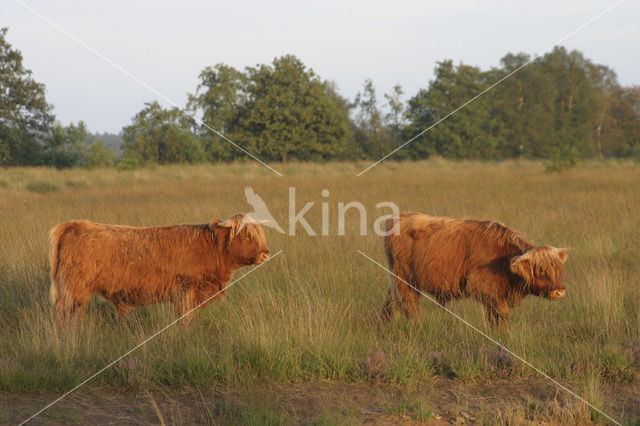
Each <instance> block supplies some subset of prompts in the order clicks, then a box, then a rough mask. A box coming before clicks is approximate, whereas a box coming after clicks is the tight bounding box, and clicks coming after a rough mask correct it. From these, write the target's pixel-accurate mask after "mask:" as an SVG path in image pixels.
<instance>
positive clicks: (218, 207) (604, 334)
mask: <svg viewBox="0 0 640 426" xmlns="http://www.w3.org/2000/svg"><path fill="white" fill-rule="evenodd" d="M367 165H368V164H365V163H362V164H352V163H331V164H326V165H320V164H290V165H287V166H284V167H281V169H282V171H283V173H284V177H279V176H276V175H275V174H273V173H271V172H270V171H269V170H267V169H266V168H262V167H261V166H259V165H257V164H254V163H246V164H231V165H220V166H204V165H203V166H189V167H179V166H170V167H157V168H155V169H146V170H138V171H126V172H117V171H114V170H94V171H85V170H65V171H57V170H52V169H28V168H16V169H0V391H2V392H5V393H16V392H30V393H33V392H47V393H56V392H59V393H61V392H64V391H66V390H69V389H70V388H72V387H73V386H75V385H76V384H78V383H80V382H81V381H83V380H84V379H85V378H87V377H88V376H90V375H91V374H92V373H94V372H95V371H97V370H99V369H100V368H102V367H103V366H105V365H106V364H108V363H109V362H111V361H112V360H114V359H116V358H117V357H119V356H120V355H121V354H123V353H124V352H126V351H127V350H128V349H130V348H132V347H133V346H135V345H137V344H138V343H139V342H141V341H142V340H144V339H145V338H146V337H147V336H149V335H151V334H152V333H153V332H155V331H156V330H159V329H160V328H162V327H163V326H164V325H165V324H167V323H169V322H170V321H172V320H173V319H174V316H173V311H172V309H171V307H170V306H162V305H160V306H153V307H148V308H143V309H139V310H136V311H133V312H132V313H130V314H129V316H128V317H127V319H125V320H120V319H119V318H118V317H117V316H116V315H115V311H114V309H113V308H112V307H111V306H110V305H108V304H106V303H105V302H103V301H102V300H99V299H97V298H96V299H95V300H93V301H92V303H91V306H90V309H89V313H88V316H87V318H86V321H84V322H82V323H79V324H76V325H75V326H74V327H67V328H65V329H62V330H60V329H58V328H57V327H56V326H55V323H54V321H53V315H52V312H51V308H50V305H49V301H48V289H49V279H48V264H47V251H48V239H47V232H48V230H49V229H50V228H51V227H53V226H54V225H55V224H57V223H59V222H63V221H67V220H72V219H91V220H95V221H99V222H105V223H118V224H128V225H162V224H170V223H201V222H205V221H208V220H209V219H210V218H213V217H219V218H226V217H229V216H230V215H232V214H233V213H236V212H241V211H245V212H246V211H250V210H251V207H250V206H249V205H248V204H247V203H246V201H245V199H244V192H243V190H244V187H245V186H247V185H251V186H253V188H254V189H255V191H256V192H257V193H258V194H260V195H261V196H262V198H263V199H264V200H265V201H266V203H267V205H268V206H269V208H270V209H271V212H272V213H273V214H274V216H276V218H277V219H278V221H279V222H280V224H281V225H282V226H283V227H284V228H285V229H286V227H287V225H288V224H287V221H286V217H287V213H288V208H289V205H288V194H289V189H288V188H289V187H296V198H297V200H296V208H297V210H300V209H301V208H302V206H303V205H304V204H305V203H306V202H315V204H314V206H313V207H312V208H311V209H310V211H309V213H308V214H307V215H306V216H305V217H306V218H307V220H308V221H309V223H310V224H311V226H312V227H313V228H314V230H315V231H316V233H318V234H319V233H320V231H321V222H322V214H321V213H322V209H321V203H323V202H325V203H327V205H328V207H329V210H328V211H329V225H330V228H329V230H330V235H328V236H309V235H307V234H306V232H304V230H303V229H302V228H301V227H298V229H297V235H296V236H286V235H282V234H279V233H277V232H276V231H274V230H272V229H269V228H267V229H266V230H265V232H266V234H267V240H268V243H269V248H270V250H271V252H272V253H275V252H277V251H278V250H283V253H282V254H281V255H279V256H277V257H276V258H274V259H273V260H272V261H270V262H268V263H266V264H265V265H264V266H263V267H261V268H260V269H259V270H258V271H256V272H255V273H252V274H250V275H248V276H247V277H246V278H244V279H243V280H241V281H240V282H238V283H237V284H235V285H234V287H232V288H231V289H230V290H229V296H228V298H227V299H226V300H224V301H221V302H215V303H213V304H212V305H210V306H209V307H207V308H205V309H204V310H202V311H200V312H198V313H197V314H196V318H195V320H194V321H193V324H192V325H191V327H188V328H187V327H183V326H181V325H177V326H175V327H172V328H170V329H169V330H167V331H166V332H165V333H163V334H161V335H160V336H158V337H157V338H155V339H154V340H152V341H151V342H149V343H148V344H146V345H144V346H143V347H141V348H140V349H139V350H137V351H136V352H134V353H132V354H131V355H129V356H128V357H126V358H125V359H123V360H122V361H120V362H118V363H116V365H114V366H113V368H110V369H108V370H107V371H105V372H104V373H103V374H101V375H99V376H98V377H96V378H95V379H94V380H92V381H91V382H90V384H89V385H88V386H90V387H91V388H96V387H98V388H101V389H114V390H123V389H128V390H133V391H145V390H147V389H158V388H162V389H174V388H176V389H177V388H186V387H194V386H195V387H203V388H206V387H210V386H229V387H234V388H235V387H252V386H254V387H255V386H266V385H269V384H280V385H282V384H296V383H309V382H314V381H319V380H320V381H329V382H331V383H344V384H349V383H354V384H363V385H367V386H370V387H371V388H374V387H376V386H400V387H403V386H404V387H406V388H407V389H409V388H412V389H413V388H415V387H416V386H418V387H419V386H420V384H421V383H431V381H433V380H434V379H435V378H442V379H443V380H444V379H446V380H453V382H455V383H470V384H473V383H475V384H477V383H493V384H495V383H497V384H498V385H499V384H500V383H505V384H507V383H523V382H526V381H528V380H538V379H537V378H538V377H539V376H538V374H537V373H536V372H534V371H533V370H532V369H531V368H529V367H527V366H526V365H524V364H522V363H520V362H519V361H518V360H516V359H515V358H513V357H511V356H509V355H508V354H507V353H505V352H504V351H502V350H500V349H499V348H497V347H496V346H495V345H493V344H491V343H490V342H489V341H487V340H486V339H485V338H483V337H482V336H480V335H479V334H478V333H476V332H474V331H473V330H471V329H469V328H468V327H466V326H465V325H464V324H462V323H461V322H460V321H458V320H457V319H455V318H454V317H452V316H450V315H449V314H447V313H446V312H444V311H442V310H441V309H439V308H437V307H436V306H435V305H433V304H432V303H430V302H429V301H428V300H426V299H425V300H423V302H422V313H421V315H420V316H419V318H418V319H417V320H415V321H407V320H406V319H404V318H402V317H400V316H396V317H395V318H394V319H393V320H392V321H391V322H390V323H389V324H381V323H380V322H379V321H378V319H377V318H378V313H379V310H380V308H381V306H382V303H383V300H384V297H385V292H386V288H387V285H388V280H387V277H386V274H385V272H384V271H383V270H381V269H380V268H379V267H377V266H376V265H374V264H373V263H371V262H370V261H369V260H367V259H365V258H364V257H363V256H361V255H360V254H358V253H357V251H356V250H361V251H363V252H364V253H366V254H367V255H369V256H371V257H373V258H374V259H376V260H378V261H379V262H381V263H384V255H383V249H382V240H381V238H380V237H378V236H376V235H375V234H374V232H373V222H374V220H375V218H376V217H378V216H379V215H382V214H388V213H389V210H388V209H377V208H376V206H375V205H376V203H379V202H383V201H392V202H394V203H396V204H397V205H398V206H399V207H400V209H401V210H403V211H418V212H424V213H428V214H432V215H445V216H452V217H469V218H484V219H492V220H496V221H500V222H502V223H505V224H506V225H508V226H510V227H511V228H513V229H515V230H516V231H518V232H519V233H521V234H522V235H523V236H524V237H525V238H527V239H529V240H530V241H532V242H534V243H538V244H550V245H554V246H558V247H573V248H574V250H573V251H572V252H570V255H569V259H568V261H567V264H566V274H565V284H566V287H567V297H566V298H565V299H563V300H560V301H556V302H549V301H547V300H542V299H539V298H536V297H533V296H530V297H528V298H526V299H525V301H524V303H523V304H522V306H520V307H519V308H517V309H515V310H514V311H513V312H512V316H511V317H510V318H509V319H508V321H507V327H506V330H503V331H500V330H493V329H491V328H490V327H489V326H488V324H487V323H486V321H485V319H484V315H483V311H482V308H481V306H480V305H479V304H478V303H476V302H473V301H469V300H463V301H457V302H454V303H452V304H451V305H450V308H451V309H452V310H453V311H454V312H456V313H457V314H459V315H460V316H462V317H463V318H465V319H466V320H467V321H469V322H470V323H472V324H474V325H475V326H477V327H478V328H480V329H481V330H484V331H485V332H486V333H488V334H489V335H491V336H493V337H494V338H495V339H497V340H498V341H500V342H501V343H503V344H504V345H505V346H506V347H508V348H509V349H511V350H512V351H514V352H515V353H518V354H520V355H521V356H523V357H524V358H525V359H526V360H527V361H529V362H530V363H532V364H533V365H535V366H536V367H538V368H540V369H541V370H543V371H545V372H546V373H548V374H549V375H551V376H552V377H554V378H555V379H557V380H559V381H560V382H562V383H564V384H566V385H567V386H568V387H570V388H571V389H573V390H574V391H575V392H576V393H578V394H580V395H582V396H583V397H585V398H586V399H587V400H589V401H590V402H591V403H593V404H594V405H595V406H597V407H598V408H600V409H602V410H603V411H604V412H606V413H608V414H609V415H611V416H612V417H614V418H616V419H618V420H621V421H624V422H628V423H633V422H639V421H640V420H639V419H640V409H639V408H638V406H635V407H634V405H633V404H631V403H630V402H629V401H633V400H634V399H633V398H636V399H635V401H637V400H638V393H640V390H639V388H640V266H639V262H638V261H639V259H640V167H638V165H636V164H634V163H608V164H603V163H593V164H585V165H582V166H580V167H577V168H575V169H572V170H569V171H566V172H563V173H557V174H548V173H545V172H544V169H545V167H544V165H543V164H541V163H536V162H503V163H475V162H457V163H453V162H445V161H440V160H433V161H426V162H415V163H394V162H389V163H386V164H385V165H382V166H379V167H376V168H374V169H372V170H370V171H369V172H367V173H365V174H363V175H362V176H360V177H356V176H355V174H356V173H357V172H358V171H359V170H361V169H363V168H364V167H366V166H367ZM324 189H327V190H329V192H330V194H329V196H328V197H323V196H321V192H322V190H324ZM350 201H359V202H361V203H362V204H363V205H364V206H366V208H367V211H368V213H369V217H368V224H367V229H368V235H367V236H361V235H360V233H359V220H358V218H357V216H356V215H355V214H354V212H351V213H349V214H348V215H347V227H346V235H345V236H338V235H337V234H338V232H337V223H336V219H337V204H338V202H344V203H347V202H350ZM247 271H248V268H246V269H242V270H240V271H238V272H237V273H236V275H235V276H236V277H238V276H240V275H241V274H242V273H244V272H247ZM614 388H620V389H626V390H627V391H625V392H619V393H615V392H612V391H610V390H611V389H614ZM554 392H555V390H554ZM559 392H560V393H562V391H559ZM573 402H575V401H573ZM405 405H406V404H405ZM409 405H410V404H409ZM409 405H408V406H409ZM389 407H390V408H389ZM394 407H395V406H394V405H393V404H391V405H389V406H387V410H388V411H389V412H390V413H391V414H393V413H394V412H395V411H398V410H400V411H402V406H401V407H400V409H396V408H394ZM573 407H575V409H574V412H573V414H571V415H572V416H574V417H572V419H573V420H572V421H575V422H581V421H584V420H589V419H590V420H594V421H605V420H606V419H605V418H604V417H602V416H601V415H600V414H598V413H597V412H595V411H593V410H588V409H586V407H585V406H583V405H581V404H575V405H573ZM405 408H406V407H405ZM423 408H424V407H423ZM383 410H384V408H383ZM514 410H515V408H514ZM428 411H429V410H427V409H420V412H422V413H423V414H421V415H420V416H422V417H425V416H426V414H424V412H428ZM514 413H516V414H514V416H515V417H513V419H512V421H514V422H515V423H518V422H519V420H522V421H524V420H525V419H529V420H536V417H535V416H533V418H531V417H532V415H530V414H526V413H521V414H517V413H519V411H517V410H516V411H514ZM420 416H419V415H417V414H416V415H414V416H413V417H414V418H415V419H417V420H424V418H419V417H420ZM527 416H528V417H527ZM1 420H2V413H1V412H0V421H1ZM503 420H504V419H503ZM549 421H560V420H559V418H553V417H551V418H550V420H549ZM329 423H330V422H329Z"/></svg>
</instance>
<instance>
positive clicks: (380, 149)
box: [354, 79, 394, 158]
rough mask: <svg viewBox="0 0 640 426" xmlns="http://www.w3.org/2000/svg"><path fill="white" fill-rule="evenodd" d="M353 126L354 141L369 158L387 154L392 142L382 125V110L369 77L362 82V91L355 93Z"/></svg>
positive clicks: (392, 145) (391, 147) (392, 146)
mask: <svg viewBox="0 0 640 426" xmlns="http://www.w3.org/2000/svg"><path fill="white" fill-rule="evenodd" d="M354 107H355V109H356V116H355V127H356V142H357V143H358V145H359V146H360V148H361V149H362V151H363V152H364V153H365V154H366V155H367V156H368V157H369V158H380V157H382V156H384V155H386V154H388V153H389V152H390V151H391V150H392V149H393V148H394V144H393V142H392V141H391V138H390V136H389V134H388V132H387V129H386V127H385V125H384V118H383V115H382V111H380V108H378V99H377V96H376V89H375V86H374V85H373V81H371V79H367V80H365V82H364V86H363V88H362V92H358V93H357V94H356V98H355V101H354Z"/></svg>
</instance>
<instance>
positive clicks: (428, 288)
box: [382, 213, 568, 326]
mask: <svg viewBox="0 0 640 426" xmlns="http://www.w3.org/2000/svg"><path fill="white" fill-rule="evenodd" d="M393 226H399V230H397V231H399V232H392V233H390V234H389V235H388V236H387V237H385V242H384V244H385V250H386V254H387V261H388V264H389V269H390V270H391V271H392V272H393V275H395V276H393V275H390V277H391V281H392V282H391V286H390V287H389V291H388V295H387V300H386V302H385V305H384V308H383V310H382V316H383V318H388V317H389V316H390V315H391V313H392V309H393V307H394V305H399V306H400V307H401V308H402V310H403V311H404V313H405V314H406V315H407V316H409V317H410V316H412V315H413V314H415V313H416V312H417V311H418V309H419V306H418V303H419V298H420V294H419V293H418V291H416V290H415V289H413V288H411V287H410V286H409V285H407V283H409V284H411V286H413V287H415V288H416V289H418V290H420V291H422V292H426V293H430V294H432V295H433V296H435V298H436V300H437V301H438V302H439V303H440V304H442V305H444V304H446V303H447V302H448V301H450V300H451V299H453V298H459V297H473V298H474V299H476V300H478V301H480V302H481V303H482V304H483V305H484V306H485V308H486V311H487V317H488V319H489V321H490V323H491V324H492V325H493V326H497V325H500V326H502V325H504V320H505V319H506V318H507V316H508V315H509V310H510V309H511V308H514V307H516V306H518V305H519V304H520V303H521V301H522V298H523V297H524V296H526V295H528V294H534V295H536V296H543V297H546V298H548V299H550V300H555V299H559V298H561V297H564V295H565V289H564V286H563V284H562V282H561V281H560V279H561V277H562V273H563V265H564V263H565V261H566V260H567V250H568V249H559V248H555V247H550V246H534V245H532V244H531V243H529V242H527V241H526V240H525V239H524V238H522V237H521V236H519V235H518V234H517V233H515V232H514V231H512V230H511V229H509V228H507V227H506V226H504V225H502V224H500V223H496V222H490V221H479V220H466V219H451V218H446V217H433V216H427V215H424V214H418V213H401V214H400V215H399V216H396V217H394V218H391V219H389V220H388V221H387V231H390V230H391V229H392V227H393ZM398 277H399V278H398ZM405 281H406V282H405Z"/></svg>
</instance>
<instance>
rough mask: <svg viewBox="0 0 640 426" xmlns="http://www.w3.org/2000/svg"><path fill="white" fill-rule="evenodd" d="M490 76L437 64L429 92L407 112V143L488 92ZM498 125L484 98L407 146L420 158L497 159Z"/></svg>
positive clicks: (447, 63)
mask: <svg viewBox="0 0 640 426" xmlns="http://www.w3.org/2000/svg"><path fill="white" fill-rule="evenodd" d="M490 80H491V79H490V76H489V73H483V72H482V71H481V70H480V69H479V68H477V67H473V66H469V65H464V64H460V65H458V66H454V65H453V62H452V61H450V60H446V61H443V62H438V63H437V65H436V68H435V79H434V80H433V81H431V82H430V83H429V88H428V89H427V90H425V89H422V90H420V91H419V92H418V94H417V95H416V96H414V97H413V98H411V99H410V100H409V103H408V108H407V113H406V114H407V119H408V121H409V125H408V126H407V127H406V128H405V139H410V138H411V137H414V136H415V135H418V134H419V133H421V132H422V131H424V130H425V129H427V128H428V127H430V126H431V125H433V124H434V123H436V122H437V121H438V120H439V119H441V118H443V117H445V116H446V115H447V114H449V113H450V112H451V111H453V110H455V109H456V108H458V107H459V106H461V105H463V104H464V103H465V102H467V101H468V100H469V99H471V98H473V97H474V96H475V95H477V94H478V93H480V92H481V91H483V90H484V89H486V88H487V87H488V86H489V84H490ZM498 131H499V122H498V121H497V120H495V119H494V117H493V116H492V114H491V106H490V103H489V102H487V99H486V98H485V99H483V98H482V97H481V98H479V99H478V100H476V101H474V102H472V103H470V104H468V105H467V106H465V107H464V108H462V109H460V110H458V111H457V112H456V113H455V114H453V115H451V116H449V117H448V118H447V119H446V120H444V121H442V122H440V123H439V124H438V125H437V126H435V127H433V128H432V129H431V130H429V131H428V132H426V133H424V134H423V135H422V136H420V137H419V138H417V139H416V140H415V141H414V142H412V143H411V144H410V145H408V149H409V151H410V153H411V154H412V156H414V157H418V158H424V157H428V156H430V155H433V154H439V155H442V156H443V157H446V158H453V159H459V158H495V157H496V156H497V153H496V151H497V150H496V148H497V145H498V138H497V133H498Z"/></svg>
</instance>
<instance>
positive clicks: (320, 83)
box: [0, 28, 640, 168]
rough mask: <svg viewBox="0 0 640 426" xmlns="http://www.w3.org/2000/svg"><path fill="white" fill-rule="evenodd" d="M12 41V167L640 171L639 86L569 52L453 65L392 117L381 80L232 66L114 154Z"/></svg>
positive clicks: (150, 107)
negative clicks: (593, 166) (523, 161)
mask: <svg viewBox="0 0 640 426" xmlns="http://www.w3.org/2000/svg"><path fill="white" fill-rule="evenodd" d="M6 34H7V29H6V28H5V29H2V30H0V70H1V74H0V164H2V165H4V166H12V165H50V166H56V167H72V166H84V167H96V166H111V165H116V166H117V167H120V168H135V167H138V166H144V165H149V164H170V163H202V162H220V161H234V160H241V159H246V158H247V155H246V153H245V152H243V150H246V151H247V152H250V153H251V154H253V155H255V156H257V157H258V158H260V159H262V160H264V161H281V162H283V163H286V162H287V161H290V160H298V161H327V160H357V159H372V160H377V159H379V158H381V157H382V156H384V155H386V154H388V153H389V152H391V151H393V150H394V149H396V148H397V147H399V146H401V145H402V144H404V143H405V142H406V141H408V140H410V139H412V138H415V139H414V140H413V141H412V142H411V143H409V144H407V145H406V146H405V147H404V148H402V149H400V150H398V152H397V153H395V154H394V156H393V158H396V159H422V158H428V157H431V156H436V155H437V156H442V157H445V158H450V159H486V160H500V159H510V158H533V159H535V158H541V159H555V160H557V161H561V162H567V163H573V162H575V161H578V160H579V159H583V158H609V157H636V158H640V86H631V87H623V86H621V85H620V84H619V83H618V81H617V77H616V74H615V72H614V71H613V70H612V69H610V68H609V67H607V66H605V65H600V64H595V63H593V62H592V61H590V60H589V59H587V58H585V57H584V55H583V54H582V53H581V52H579V51H577V50H573V51H567V50H566V49H565V48H563V47H556V48H554V49H553V51H551V52H549V53H547V54H545V55H543V56H541V57H539V58H536V59H535V60H532V58H531V57H530V56H529V55H527V54H524V53H519V54H511V53H509V54H507V55H505V56H504V57H503V58H502V59H501V61H500V64H499V66H496V67H492V68H491V69H489V70H482V69H480V68H479V67H476V66H471V65H467V64H463V63H460V64H454V63H453V61H451V60H444V61H441V62H438V63H437V64H436V67H435V72H434V78H433V80H431V81H430V82H428V84H427V87H425V88H423V89H420V90H418V92H417V93H416V94H415V95H414V96H412V97H410V98H409V99H408V100H407V101H404V100H403V96H404V95H405V93H404V91H403V89H402V87H401V86H400V85H399V84H398V85H396V86H395V87H393V88H392V90H391V93H387V94H384V96H383V99H384V101H383V103H382V104H381V103H380V100H379V99H378V96H377V93H376V89H375V86H374V84H373V82H372V81H371V80H366V81H365V82H364V85H363V87H362V89H361V90H360V92H358V94H357V95H356V96H355V99H353V100H349V99H347V98H345V97H343V96H342V95H341V94H340V93H339V91H338V89H337V87H336V85H335V84H334V83H333V82H331V81H327V80H323V79H321V78H320V77H319V76H318V75H317V74H316V73H315V72H314V71H313V70H312V69H310V68H309V67H307V66H306V65H305V64H304V63H303V62H302V61H301V60H300V59H298V58H296V57H295V56H292V55H285V56H282V57H279V58H276V59H274V60H273V62H272V63H271V64H259V65H256V66H255V67H246V68H245V69H244V70H238V69H235V68H233V67H231V66H228V65H225V64H222V63H221V64H217V65H215V66H210V67H206V68H205V69H204V70H202V72H201V73H200V75H199V83H198V85H197V87H196V88H195V90H194V92H193V93H192V94H190V95H189V96H188V101H187V104H186V105H185V106H184V108H175V107H174V108H164V107H162V106H161V105H160V104H159V103H158V102H157V101H152V102H148V103H145V105H144V108H143V109H142V110H141V111H140V112H138V113H137V114H136V115H135V116H134V117H133V118H132V121H131V123H130V124H128V125H126V126H124V127H123V129H122V131H121V133H120V137H121V138H122V144H121V153H116V151H115V150H114V149H113V148H112V147H110V146H108V145H107V144H105V142H104V138H103V137H100V136H96V135H91V134H90V133H89V132H88V130H87V129H86V126H85V125H84V123H83V122H79V123H77V124H73V123H72V124H69V125H67V126H64V125H62V124H61V123H59V122H57V121H56V120H55V116H54V115H53V113H52V106H51V105H50V104H49V103H48V102H47V101H46V98H45V87H44V85H42V84H41V83H38V82H36V81H34V80H33V78H32V77H31V72H30V71H29V70H26V69H25V68H24V67H23V65H22V55H21V53H20V52H19V51H18V50H16V49H14V48H12V46H11V45H10V44H9V43H8V42H7V40H6ZM529 62H530V63H529ZM525 65H526V66H525ZM514 71H517V72H514ZM512 73H513V74H512ZM510 74H512V75H510ZM505 77H507V78H505ZM501 79H504V80H503V81H502V82H501V83H500V84H498V85H496V86H495V87H493V88H492V85H494V84H495V83H496V82H498V81H500V80H501ZM488 89H490V90H488ZM484 91H486V93H484V94H483V95H482V96H479V97H477V98H475V99H474V97H476V96H477V95H478V94H480V93H483V92H484ZM471 99H473V100H472V101H471V102H469V103H468V104H466V105H465V103H466V102H468V101H469V100H471ZM462 105H464V107H462V108H460V109H458V110H457V111H456V112H455V113H454V114H451V115H450V113H451V112H452V111H455V110H456V109H457V108H459V107H460V106H462ZM431 127H433V128H432V129H430V130H429V131H426V132H425V130H426V129H429V128H431ZM417 135H419V136H417ZM105 136H106V135H105ZM416 136H417V137H416ZM225 139H226V140H225ZM229 141H233V142H234V143H235V144H237V145H238V146H239V147H240V148H242V149H239V148H237V147H234V146H232V144H230V143H229Z"/></svg>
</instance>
